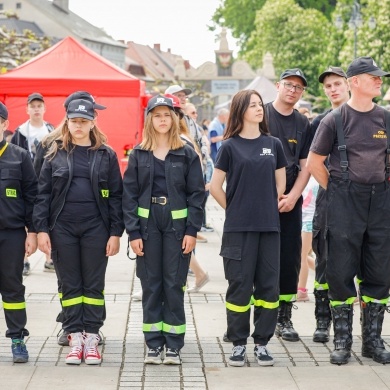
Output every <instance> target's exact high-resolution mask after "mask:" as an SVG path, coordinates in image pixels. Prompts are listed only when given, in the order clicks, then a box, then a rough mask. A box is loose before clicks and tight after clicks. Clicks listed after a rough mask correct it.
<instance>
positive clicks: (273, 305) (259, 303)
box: [253, 299, 279, 309]
mask: <svg viewBox="0 0 390 390" xmlns="http://www.w3.org/2000/svg"><path fill="white" fill-rule="evenodd" d="M253 304H254V305H255V306H258V307H264V308H265V309H277V308H278V307H279V301H276V302H267V301H263V300H262V299H254V300H253Z"/></svg>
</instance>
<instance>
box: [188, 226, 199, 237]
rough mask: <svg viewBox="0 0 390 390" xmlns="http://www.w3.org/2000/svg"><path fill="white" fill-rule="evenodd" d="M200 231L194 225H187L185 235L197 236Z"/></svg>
mask: <svg viewBox="0 0 390 390" xmlns="http://www.w3.org/2000/svg"><path fill="white" fill-rule="evenodd" d="M197 233H198V230H197V229H196V228H194V227H193V226H187V228H186V232H185V235H186V236H192V237H196V234H197Z"/></svg>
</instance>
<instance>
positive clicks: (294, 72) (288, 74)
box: [280, 68, 307, 87]
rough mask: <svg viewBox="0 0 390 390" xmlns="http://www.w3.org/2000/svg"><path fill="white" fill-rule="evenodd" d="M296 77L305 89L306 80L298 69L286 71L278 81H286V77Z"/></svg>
mask: <svg viewBox="0 0 390 390" xmlns="http://www.w3.org/2000/svg"><path fill="white" fill-rule="evenodd" d="M291 76H296V77H299V78H300V79H301V80H302V81H303V85H304V86H305V87H307V80H306V77H305V75H304V74H303V72H302V71H301V70H300V69H299V68H293V69H286V70H285V71H284V72H283V73H282V74H281V75H280V80H283V79H286V78H287V77H291Z"/></svg>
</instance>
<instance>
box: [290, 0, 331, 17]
mask: <svg viewBox="0 0 390 390" xmlns="http://www.w3.org/2000/svg"><path fill="white" fill-rule="evenodd" d="M297 3H298V4H299V5H300V6H301V7H302V8H313V9H316V10H318V11H320V12H322V13H323V14H324V15H325V16H326V17H327V18H328V19H330V18H331V15H332V12H333V11H334V9H335V7H336V4H337V0H298V1H297Z"/></svg>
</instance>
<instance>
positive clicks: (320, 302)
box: [311, 66, 349, 343]
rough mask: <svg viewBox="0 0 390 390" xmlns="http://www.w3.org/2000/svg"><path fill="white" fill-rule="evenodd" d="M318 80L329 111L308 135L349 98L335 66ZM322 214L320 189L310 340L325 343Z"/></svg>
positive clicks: (326, 316)
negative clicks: (328, 102) (314, 327)
mask: <svg viewBox="0 0 390 390" xmlns="http://www.w3.org/2000/svg"><path fill="white" fill-rule="evenodd" d="M318 81H319V82H320V83H322V84H323V88H324V92H325V95H326V96H327V97H328V99H329V101H330V103H331V105H332V108H331V109H329V110H327V111H325V112H324V113H323V114H320V115H318V116H317V117H316V118H315V119H314V120H313V122H312V124H311V131H312V134H315V132H316V130H317V128H318V125H319V124H320V122H321V120H322V119H323V118H324V117H325V116H326V115H328V114H329V113H330V112H331V111H332V110H334V109H336V108H337V107H340V106H341V105H342V104H344V103H346V102H347V101H348V99H349V86H348V82H347V75H346V74H345V72H344V70H343V69H342V68H340V67H337V66H329V67H328V69H326V70H325V71H324V72H322V73H321V74H320V76H319V77H318ZM325 214H326V194H325V190H324V189H323V188H322V187H320V188H319V190H318V194H317V198H316V206H315V212H314V218H313V241H312V248H313V251H314V253H315V255H316V262H315V282H314V296H315V311H314V313H315V317H316V330H315V331H314V334H313V341H314V342H318V343H325V342H328V341H329V328H330V324H331V321H332V318H331V312H330V302H329V297H328V289H329V286H328V283H327V282H326V274H325V272H326V257H327V250H326V240H324V238H323V237H324V232H325Z"/></svg>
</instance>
